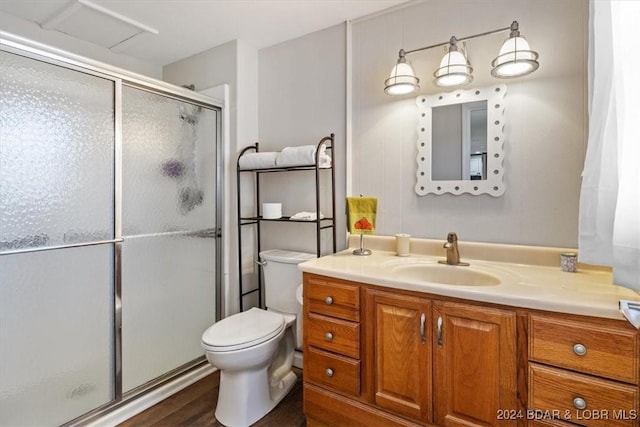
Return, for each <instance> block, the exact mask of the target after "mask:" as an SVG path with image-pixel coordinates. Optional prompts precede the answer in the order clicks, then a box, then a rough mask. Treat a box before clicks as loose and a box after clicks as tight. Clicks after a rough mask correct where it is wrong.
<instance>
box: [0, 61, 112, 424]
mask: <svg viewBox="0 0 640 427" xmlns="http://www.w3.org/2000/svg"><path fill="white" fill-rule="evenodd" d="M114 87H115V83H114V81H112V80H108V79H104V78H101V77H97V76H94V75H89V74H85V73H82V72H79V71H74V70H70V69H67V68H63V67H60V66H57V65H52V64H48V63H45V62H41V61H38V60H35V59H30V58H26V57H23V56H19V55H16V54H13V53H9V52H5V51H0V111H1V114H0V425H3V426H56V425H60V424H64V423H66V422H68V421H70V420H73V419H75V418H76V417H78V416H80V415H82V414H84V413H86V412H89V411H91V410H93V409H94V408H96V407H99V406H101V405H103V404H106V403H109V402H110V401H113V400H114V398H115V391H114V388H115V385H114V384H115V377H114V357H115V350H114V297H113V295H114V275H113V270H114V245H115V243H114V184H113V182H114V175H113V170H114V101H113V100H114Z"/></svg>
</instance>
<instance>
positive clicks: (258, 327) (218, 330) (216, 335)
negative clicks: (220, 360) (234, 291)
mask: <svg viewBox="0 0 640 427" xmlns="http://www.w3.org/2000/svg"><path fill="white" fill-rule="evenodd" d="M284 328H285V319H284V317H283V316H282V315H280V314H277V313H272V312H270V311H266V310H261V309H259V308H255V307H253V308H251V309H250V310H248V311H244V312H242V313H238V314H234V315H232V316H229V317H227V318H225V319H222V320H221V321H219V322H216V323H215V324H214V325H212V326H210V327H209V328H208V329H207V330H206V331H205V332H204V334H202V346H203V347H204V348H205V349H206V350H207V351H214V352H225V351H234V350H241V349H244V348H248V347H253V346H255V345H258V344H260V343H263V342H265V341H268V340H270V339H271V338H273V337H275V336H276V335H278V334H279V333H280V332H281V331H282V330H283V329H284Z"/></svg>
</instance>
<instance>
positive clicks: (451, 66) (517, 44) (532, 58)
mask: <svg viewBox="0 0 640 427" xmlns="http://www.w3.org/2000/svg"><path fill="white" fill-rule="evenodd" d="M507 31H509V32H510V34H509V38H507V39H506V40H504V42H503V44H502V47H501V48H500V52H499V54H498V56H497V57H496V58H495V59H494V60H493V61H492V62H491V67H492V69H491V75H492V76H493V77H495V78H499V79H509V78H514V77H521V76H525V75H527V74H530V73H532V72H534V71H535V70H537V69H538V67H539V66H540V64H539V63H538V53H537V52H536V51H534V50H532V49H531V48H530V47H529V43H528V42H527V40H525V38H524V37H522V36H521V35H520V25H519V24H518V21H513V22H512V23H511V25H509V26H508V27H503V28H498V29H495V30H491V31H485V32H483V33H478V34H473V35H470V36H466V37H461V38H457V37H456V36H452V37H451V38H450V39H449V40H448V41H446V42H442V43H436V44H432V45H429V46H424V47H420V48H417V49H411V50H404V49H400V51H399V52H398V60H397V61H396V65H395V66H394V67H393V69H392V70H391V74H390V75H389V78H388V79H386V80H385V81H384V84H385V87H384V91H385V93H386V94H388V95H406V94H409V93H412V92H415V91H417V90H418V89H420V85H419V83H420V79H418V77H417V76H416V74H415V72H414V70H413V66H412V65H411V62H410V61H409V60H407V58H406V56H407V55H410V54H412V53H416V52H421V51H423V50H428V49H433V48H437V47H443V46H447V47H448V48H447V49H446V50H447V53H446V54H445V55H444V56H443V57H442V60H441V61H440V66H439V67H438V68H437V69H436V71H435V72H434V73H433V76H434V77H435V80H434V81H433V84H434V85H436V86H441V87H453V86H460V85H465V84H468V83H470V82H471V81H472V80H473V74H472V73H473V67H472V66H471V64H470V63H469V60H468V59H467V49H466V43H465V42H466V41H467V40H471V39H475V38H478V37H483V36H488V35H491V34H498V33H504V32H507ZM459 42H461V43H463V45H462V48H459V47H458V43H459Z"/></svg>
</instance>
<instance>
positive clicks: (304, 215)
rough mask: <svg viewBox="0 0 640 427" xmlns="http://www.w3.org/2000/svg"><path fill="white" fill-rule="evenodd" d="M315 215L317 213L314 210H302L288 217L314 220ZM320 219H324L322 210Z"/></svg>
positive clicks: (299, 219)
mask: <svg viewBox="0 0 640 427" xmlns="http://www.w3.org/2000/svg"><path fill="white" fill-rule="evenodd" d="M316 215H317V214H316V213H315V212H305V211H302V212H298V213H296V214H294V215H292V216H291V218H290V219H293V220H298V221H315V220H316ZM320 219H324V215H323V214H322V212H320Z"/></svg>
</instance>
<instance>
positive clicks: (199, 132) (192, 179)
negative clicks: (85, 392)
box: [122, 87, 217, 393]
mask: <svg viewBox="0 0 640 427" xmlns="http://www.w3.org/2000/svg"><path fill="white" fill-rule="evenodd" d="M122 98H123V113H122V130H123V156H122V176H123V178H122V182H123V184H122V206H123V210H122V227H123V240H124V241H123V250H122V306H123V308H122V381H123V391H124V392H125V393H126V392H127V391H131V390H132V389H134V388H136V387H138V386H141V385H144V384H145V383H147V382H148V381H151V380H153V379H155V378H157V377H159V376H160V375H162V374H164V373H166V372H167V371H170V370H172V369H175V368H178V367H180V366H182V365H184V364H186V363H188V362H190V361H192V360H194V359H197V358H199V357H201V356H202V355H203V354H204V352H203V350H202V348H201V347H200V338H201V335H202V332H203V331H204V330H205V329H206V328H207V327H208V326H210V325H211V324H213V322H214V321H215V309H214V307H215V281H216V274H215V259H216V252H215V248H216V241H215V237H216V143H215V141H216V130H217V124H216V120H217V113H216V111H215V110H212V109H208V108H205V107H201V106H196V105H193V104H190V103H187V102H184V101H180V100H176V99H172V98H170V97H166V96H164V95H161V94H158V93H153V92H149V91H146V90H141V89H138V88H134V87H124V88H123V96H122Z"/></svg>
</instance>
